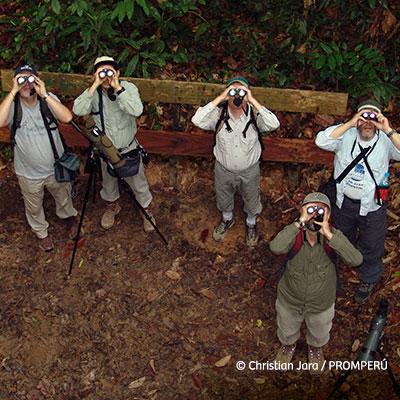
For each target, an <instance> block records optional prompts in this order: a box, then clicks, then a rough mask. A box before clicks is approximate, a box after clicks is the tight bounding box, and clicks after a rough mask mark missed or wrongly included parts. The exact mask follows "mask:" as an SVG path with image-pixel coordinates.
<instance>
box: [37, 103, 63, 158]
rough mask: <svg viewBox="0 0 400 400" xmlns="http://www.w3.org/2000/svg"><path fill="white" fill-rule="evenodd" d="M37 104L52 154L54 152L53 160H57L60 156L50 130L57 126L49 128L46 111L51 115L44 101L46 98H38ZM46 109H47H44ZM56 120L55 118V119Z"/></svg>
mask: <svg viewBox="0 0 400 400" xmlns="http://www.w3.org/2000/svg"><path fill="white" fill-rule="evenodd" d="M39 106H40V112H41V114H42V118H43V122H44V126H45V127H46V130H47V134H48V135H49V140H50V144H51V148H52V150H53V154H54V160H55V161H57V160H58V159H59V158H60V157H59V155H58V153H57V149H56V145H55V144H54V140H53V134H52V131H53V130H55V129H56V128H57V126H56V127H55V128H51V127H50V123H51V122H50V121H49V119H48V114H47V112H50V114H51V115H53V114H52V113H51V111H50V109H49V106H48V105H47V103H46V100H43V99H42V98H39ZM46 109H47V110H46ZM52 119H53V120H56V119H55V117H54V115H53V117H52ZM56 121H57V120H56Z"/></svg>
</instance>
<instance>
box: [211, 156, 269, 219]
mask: <svg viewBox="0 0 400 400" xmlns="http://www.w3.org/2000/svg"><path fill="white" fill-rule="evenodd" d="M214 175H215V192H216V195H217V207H218V209H219V210H220V211H221V212H232V211H233V207H234V197H235V193H236V191H238V192H239V193H240V195H241V196H242V199H243V202H244V211H245V213H246V214H247V215H248V216H255V215H258V214H260V213H261V210H262V206H261V196H260V164H259V163H256V164H254V165H253V166H251V167H250V168H248V169H246V170H244V171H240V172H231V171H228V170H227V169H226V168H224V167H223V166H222V165H221V164H220V163H219V162H218V161H215V167H214Z"/></svg>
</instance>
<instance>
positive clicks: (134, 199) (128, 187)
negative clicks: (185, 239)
mask: <svg viewBox="0 0 400 400" xmlns="http://www.w3.org/2000/svg"><path fill="white" fill-rule="evenodd" d="M104 161H105V162H106V163H107V164H108V166H109V167H110V168H111V169H112V170H113V171H114V174H115V176H116V177H117V179H118V181H119V182H121V183H122V184H123V185H124V188H125V190H126V192H127V193H128V194H129V196H130V197H131V198H132V199H133V201H134V202H135V204H136V205H137V207H138V208H139V210H140V211H141V212H142V214H143V215H144V217H145V218H146V219H147V221H149V222H150V224H151V225H152V226H153V228H154V229H155V231H156V232H157V233H158V235H159V236H160V238H161V239H162V240H163V242H164V243H165V245H166V246H168V242H167V240H166V239H165V237H164V236H163V235H162V233H161V232H160V230H159V229H158V228H157V226H156V224H155V223H154V222H153V220H152V219H151V217H150V216H149V214H147V212H146V210H145V209H144V208H143V207H142V206H141V205H140V203H139V202H138V201H137V199H136V197H135V194H134V193H133V191H132V188H131V187H130V186H129V184H128V183H127V182H126V181H125V179H123V178H121V177H120V176H119V174H118V171H116V169H115V168H113V166H112V165H111V163H110V162H109V161H108V160H104Z"/></svg>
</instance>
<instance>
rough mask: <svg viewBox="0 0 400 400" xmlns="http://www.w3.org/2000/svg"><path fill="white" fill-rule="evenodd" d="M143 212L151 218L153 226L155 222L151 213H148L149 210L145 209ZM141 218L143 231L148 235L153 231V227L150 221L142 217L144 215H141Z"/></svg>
mask: <svg viewBox="0 0 400 400" xmlns="http://www.w3.org/2000/svg"><path fill="white" fill-rule="evenodd" d="M144 211H146V214H147V215H148V216H149V217H150V218H151V220H152V221H153V224H154V225H155V224H156V220H155V218H154V217H153V214H152V212H151V211H150V209H149V208H145V209H144ZM142 218H143V229H144V231H145V232H147V233H150V232H153V231H155V229H154V226H153V225H152V224H151V222H150V221H148V219H147V218H146V217H145V216H144V214H142Z"/></svg>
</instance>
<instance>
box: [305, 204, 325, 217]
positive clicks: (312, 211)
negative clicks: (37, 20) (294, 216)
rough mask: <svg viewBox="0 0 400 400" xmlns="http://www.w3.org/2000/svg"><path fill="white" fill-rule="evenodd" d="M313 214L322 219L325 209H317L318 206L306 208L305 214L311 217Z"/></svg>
mask: <svg viewBox="0 0 400 400" xmlns="http://www.w3.org/2000/svg"><path fill="white" fill-rule="evenodd" d="M315 212H317V214H318V215H319V216H321V217H322V216H323V215H324V214H325V209H324V208H322V207H318V206H310V207H307V213H308V214H309V215H312V214H314V213H315Z"/></svg>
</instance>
